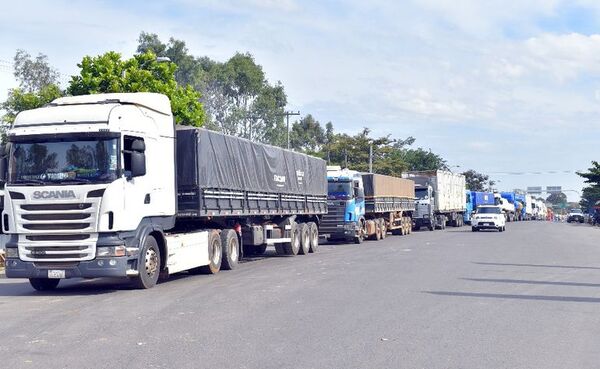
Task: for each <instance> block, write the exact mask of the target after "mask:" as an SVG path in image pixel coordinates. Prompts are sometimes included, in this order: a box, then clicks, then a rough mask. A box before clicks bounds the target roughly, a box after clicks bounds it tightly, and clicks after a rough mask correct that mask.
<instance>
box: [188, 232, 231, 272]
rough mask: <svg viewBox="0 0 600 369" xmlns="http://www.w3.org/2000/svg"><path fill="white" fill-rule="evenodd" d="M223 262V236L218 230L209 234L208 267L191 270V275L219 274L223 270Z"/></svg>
mask: <svg viewBox="0 0 600 369" xmlns="http://www.w3.org/2000/svg"><path fill="white" fill-rule="evenodd" d="M222 261H223V247H222V246H221V236H220V235H219V232H218V231H216V230H212V231H210V233H209V234H208V262H209V264H208V265H203V266H201V267H198V268H194V269H190V270H189V273H190V274H194V275H195V274H217V273H218V272H219V270H221V263H222Z"/></svg>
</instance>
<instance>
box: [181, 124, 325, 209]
mask: <svg viewBox="0 0 600 369" xmlns="http://www.w3.org/2000/svg"><path fill="white" fill-rule="evenodd" d="M176 145H177V188H178V201H177V203H178V212H177V214H178V216H179V217H182V218H190V217H191V218H193V217H207V216H208V217H221V216H232V215H235V216H260V215H271V216H273V215H293V214H298V215H300V214H325V213H327V169H326V164H325V161H324V160H322V159H318V158H315V157H311V156H308V155H305V154H300V153H295V152H293V151H289V150H284V149H282V148H279V147H274V146H269V145H265V144H260V143H256V142H252V141H249V140H246V139H243V138H239V137H233V136H228V135H225V134H222V133H218V132H213V131H209V130H206V129H202V128H193V127H177V142H176Z"/></svg>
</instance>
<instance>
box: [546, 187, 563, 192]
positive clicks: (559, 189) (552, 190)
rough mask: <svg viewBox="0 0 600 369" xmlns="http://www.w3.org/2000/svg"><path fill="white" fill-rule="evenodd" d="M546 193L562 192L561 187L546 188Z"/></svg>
mask: <svg viewBox="0 0 600 369" xmlns="http://www.w3.org/2000/svg"><path fill="white" fill-rule="evenodd" d="M546 192H548V193H561V192H562V187H561V186H547V187H546Z"/></svg>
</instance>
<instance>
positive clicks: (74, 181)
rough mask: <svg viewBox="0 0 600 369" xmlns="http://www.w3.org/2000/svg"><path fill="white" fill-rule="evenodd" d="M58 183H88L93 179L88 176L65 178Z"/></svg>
mask: <svg viewBox="0 0 600 369" xmlns="http://www.w3.org/2000/svg"><path fill="white" fill-rule="evenodd" d="M57 183H73V184H87V183H92V181H91V180H89V179H87V178H68V179H63V180H61V181H57Z"/></svg>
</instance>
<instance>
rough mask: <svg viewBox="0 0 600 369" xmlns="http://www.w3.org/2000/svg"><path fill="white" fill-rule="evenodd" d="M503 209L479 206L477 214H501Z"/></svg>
mask: <svg viewBox="0 0 600 369" xmlns="http://www.w3.org/2000/svg"><path fill="white" fill-rule="evenodd" d="M501 213H502V211H501V210H500V208H496V207H490V208H478V209H477V214H501Z"/></svg>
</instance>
